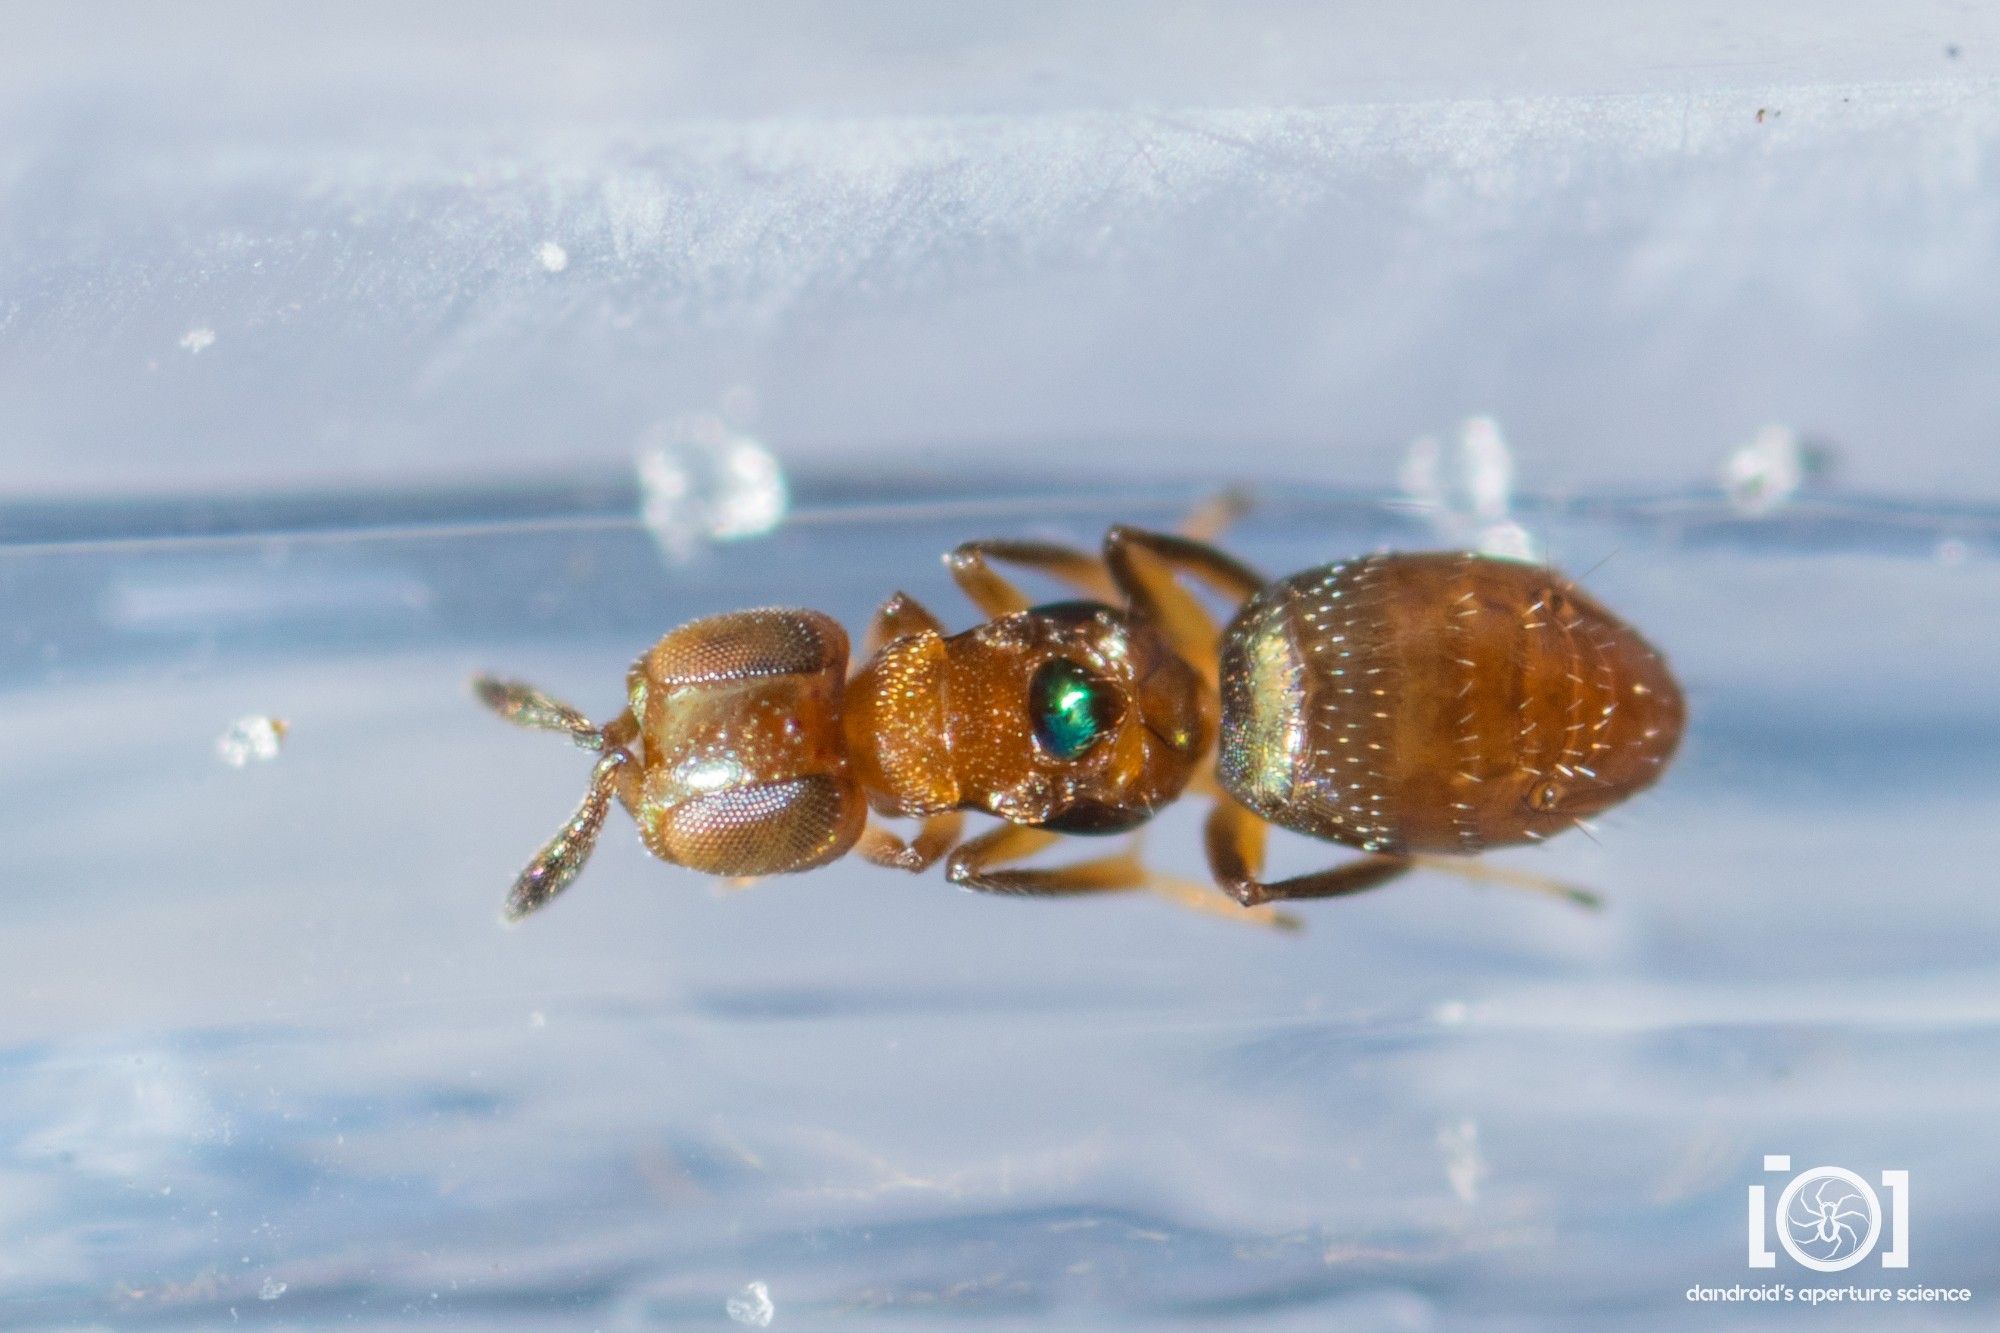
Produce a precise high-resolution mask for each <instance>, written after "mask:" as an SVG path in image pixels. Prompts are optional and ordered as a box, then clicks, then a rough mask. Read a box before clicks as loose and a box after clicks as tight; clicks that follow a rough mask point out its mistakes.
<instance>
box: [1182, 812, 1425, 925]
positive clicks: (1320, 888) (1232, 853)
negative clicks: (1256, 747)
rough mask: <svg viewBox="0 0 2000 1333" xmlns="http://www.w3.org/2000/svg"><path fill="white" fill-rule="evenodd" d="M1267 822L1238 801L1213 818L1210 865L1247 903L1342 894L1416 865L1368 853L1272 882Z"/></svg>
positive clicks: (1210, 821) (1208, 835) (1368, 886)
mask: <svg viewBox="0 0 2000 1333" xmlns="http://www.w3.org/2000/svg"><path fill="white" fill-rule="evenodd" d="M1266 832H1267V830H1266V828H1265V824H1264V821H1263V820H1261V819H1259V818H1257V816H1255V815H1253V814H1251V813H1250V812H1249V811H1248V810H1245V809H1244V808H1243V807H1242V806H1240V805H1237V804H1235V803H1234V802H1223V803H1220V804H1218V805H1217V806H1216V807H1215V809H1214V810H1213V811H1211V812H1210V814H1209V816H1208V827H1207V831H1206V841H1207V844H1208V868H1209V872H1210V873H1211V874H1213V875H1214V876H1215V882H1216V883H1217V884H1219V885H1221V886H1222V888H1223V890H1224V892H1226V893H1228V894H1229V896H1230V897H1232V898H1234V899H1236V901H1237V902H1240V903H1242V904H1243V905H1244V906H1245V907H1251V906H1255V905H1256V904H1258V903H1265V902H1271V901H1272V900H1274V899H1291V898H1338V897H1341V896H1342V895H1345V894H1349V893H1360V892H1362V891H1363V890H1366V889H1373V888H1377V887H1379V886H1381V885H1383V884H1387V883H1388V882H1389V881H1390V880H1392V879H1394V878H1396V876H1398V875H1400V874H1403V873H1404V872H1405V871H1407V870H1409V869H1410V866H1411V862H1410V859H1409V858H1408V857H1406V856H1364V857H1363V858H1362V859H1361V860H1359V861H1350V862H1349V863H1348V864H1346V865H1344V866H1335V867H1334V868H1332V869H1331V870H1321V871H1317V872H1315V873H1313V874H1310V875H1298V876H1295V877H1293V878H1291V879H1281V880H1279V881H1278V882H1277V883H1275V884H1266V883H1264V882H1263V881H1262V880H1260V879H1258V878H1257V877H1258V876H1259V875H1261V874H1262V873H1263V872H1264V839H1265V836H1266Z"/></svg>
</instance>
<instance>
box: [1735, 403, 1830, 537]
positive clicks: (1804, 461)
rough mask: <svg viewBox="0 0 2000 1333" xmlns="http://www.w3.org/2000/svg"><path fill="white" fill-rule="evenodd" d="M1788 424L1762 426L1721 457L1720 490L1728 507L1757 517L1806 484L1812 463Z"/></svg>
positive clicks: (1785, 499)
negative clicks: (1734, 450) (1745, 442)
mask: <svg viewBox="0 0 2000 1333" xmlns="http://www.w3.org/2000/svg"><path fill="white" fill-rule="evenodd" d="M1811 461H1812V460H1811V459H1810V457H1809V455H1808V451H1807V449H1806V446H1805V445H1804V444H1803V443H1802V442H1801V441H1800V439H1799V435H1798V432H1797V431H1795V430H1793V429H1792V428H1791V427H1790V426H1776V425H1772V426H1765V427H1764V428H1763V429H1761V430H1759V431H1758V432H1757V433H1756V434H1755V435H1754V436H1752V437H1751V439H1750V442H1749V443H1748V444H1746V445H1744V446H1743V447H1742V448H1740V449H1738V450H1736V452H1735V453H1732V454H1731V455H1729V457H1728V458H1727V459H1725V460H1723V464H1722V477H1721V481H1722V493H1723V496H1724V497H1725V498H1726V499H1727V500H1728V501H1729V507H1730V508H1731V509H1733V510H1735V511H1736V512H1737V513H1739V514H1741V515H1743V516H1744V517H1746V518H1756V517H1759V516H1761V515H1764V514H1768V513H1771V512H1772V511H1774V510H1777V509H1781V508H1783V507H1784V506H1785V505H1787V504H1789V503H1790V502H1791V500H1792V499H1793V497H1795V496H1796V495H1797V494H1798V493H1799V488H1800V487H1801V486H1803V485H1805V481H1806V473H1807V470H1808V466H1809V464H1810V463H1811Z"/></svg>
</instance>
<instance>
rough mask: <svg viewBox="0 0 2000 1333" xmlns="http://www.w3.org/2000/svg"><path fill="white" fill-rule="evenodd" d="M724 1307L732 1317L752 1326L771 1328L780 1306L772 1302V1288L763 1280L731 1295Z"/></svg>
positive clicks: (738, 1321) (740, 1322)
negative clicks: (772, 1319)
mask: <svg viewBox="0 0 2000 1333" xmlns="http://www.w3.org/2000/svg"><path fill="white" fill-rule="evenodd" d="M723 1308H724V1309H726V1310H728V1311H729V1317H730V1318H731V1319H734V1320H735V1321H736V1322H737V1323H739V1324H748V1325H749V1326H750V1327H752V1328H769V1327H770V1326H771V1318H772V1316H773V1315H775V1314H777V1313H778V1307H777V1306H775V1305H773V1304H771V1289H770V1288H769V1287H767V1286H765V1285H764V1284H763V1283H762V1282H752V1283H751V1284H750V1285H749V1286H747V1287H745V1288H744V1289H743V1290H742V1291H740V1292H738V1293H737V1294H736V1295H734V1296H731V1297H730V1298H729V1304H728V1305H726V1306H724V1307H723Z"/></svg>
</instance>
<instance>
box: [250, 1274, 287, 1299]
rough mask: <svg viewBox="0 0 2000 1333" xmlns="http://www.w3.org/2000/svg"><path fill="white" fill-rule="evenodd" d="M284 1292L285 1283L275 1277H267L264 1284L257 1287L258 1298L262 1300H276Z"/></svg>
mask: <svg viewBox="0 0 2000 1333" xmlns="http://www.w3.org/2000/svg"><path fill="white" fill-rule="evenodd" d="M284 1294H285V1284H284V1283H282V1282H280V1281H278V1279H276V1278H274V1277H267V1278H265V1279H264V1285H263V1286H261V1287H259V1288H257V1299H258V1300H260V1301H275V1300H277V1299H278V1297H280V1296H282V1295H284Z"/></svg>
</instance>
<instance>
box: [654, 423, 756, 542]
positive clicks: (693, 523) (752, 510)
mask: <svg viewBox="0 0 2000 1333" xmlns="http://www.w3.org/2000/svg"><path fill="white" fill-rule="evenodd" d="M638 468H639V497H640V516H641V518H642V520H643V521H644V522H645V524H646V529H647V531H649V532H650V533H652V535H653V540H654V541H655V542H656V543H658V545H659V547H660V549H661V550H662V551H664V552H666V554H667V556H668V557H669V558H670V559H673V560H685V559H687V558H688V557H689V556H690V555H692V554H693V553H694V551H695V550H696V548H698V547H699V546H700V545H701V544H702V543H703V542H710V541H733V540H736V539H738V538H742V537H755V536H758V535H759V534H761V533H765V532H769V531H770V530H771V529H772V528H774V527H776V526H777V524H778V521H779V520H780V519H782V518H783V517H784V516H785V507H786V504H787V503H788V498H789V497H788V493H787V490H786V486H785V474H784V470H783V469H782V468H780V467H779V466H778V460H777V459H776V458H773V457H772V456H771V453H770V451H769V450H767V449H766V448H765V447H764V446H763V445H762V444H760V443H759V442H758V441H756V440H755V439H753V438H751V437H750V436H748V435H745V434H742V433H741V432H739V431H735V430H732V429H731V428H730V427H729V426H728V425H727V424H726V423H724V421H723V420H722V418H720V417H718V416H714V415H708V414H704V415H700V416H688V417H681V418H679V419H678V420H675V421H672V422H668V423H666V424H664V425H662V426H660V427H657V428H655V429H654V430H653V431H652V432H651V433H649V435H648V436H647V438H646V441H645V443H644V445H643V447H642V448H641V449H640V451H639V462H638Z"/></svg>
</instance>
